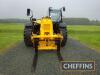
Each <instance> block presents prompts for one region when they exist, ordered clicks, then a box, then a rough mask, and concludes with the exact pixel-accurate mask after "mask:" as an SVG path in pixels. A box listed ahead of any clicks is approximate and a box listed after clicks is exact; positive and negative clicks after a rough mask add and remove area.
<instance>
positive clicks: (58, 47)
mask: <svg viewBox="0 0 100 75" xmlns="http://www.w3.org/2000/svg"><path fill="white" fill-rule="evenodd" d="M56 44H57V52H58V53H59V52H60V45H61V43H60V40H56Z"/></svg>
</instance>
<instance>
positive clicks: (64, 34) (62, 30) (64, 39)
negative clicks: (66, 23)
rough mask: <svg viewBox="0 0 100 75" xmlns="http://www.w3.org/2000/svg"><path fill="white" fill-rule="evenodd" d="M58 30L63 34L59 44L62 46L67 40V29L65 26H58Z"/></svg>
mask: <svg viewBox="0 0 100 75" xmlns="http://www.w3.org/2000/svg"><path fill="white" fill-rule="evenodd" d="M60 31H61V32H62V35H63V40H62V42H61V46H62V47H64V46H65V45H66V42H67V29H66V28H60Z"/></svg>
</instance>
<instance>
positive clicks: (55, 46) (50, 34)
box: [24, 7, 67, 53]
mask: <svg viewBox="0 0 100 75" xmlns="http://www.w3.org/2000/svg"><path fill="white" fill-rule="evenodd" d="M62 11H65V7H62V8H60V9H53V8H52V7H49V16H45V17H42V18H41V19H35V18H33V14H32V13H33V12H32V10H31V9H27V16H30V23H27V24H26V25H25V28H24V42H25V45H26V46H33V47H34V48H35V53H37V52H38V50H57V51H58V52H60V47H63V46H65V44H66V41H67V29H66V24H65V23H64V22H63V19H62Z"/></svg>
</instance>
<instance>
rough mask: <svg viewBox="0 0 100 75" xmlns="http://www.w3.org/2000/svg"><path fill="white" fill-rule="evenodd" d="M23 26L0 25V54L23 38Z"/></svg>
mask: <svg viewBox="0 0 100 75" xmlns="http://www.w3.org/2000/svg"><path fill="white" fill-rule="evenodd" d="M22 34H23V24H21V23H0V54H2V53H3V52H5V51H6V50H5V49H8V48H10V47H12V46H15V45H16V43H18V42H19V41H21V40H22V38H23V35H22Z"/></svg>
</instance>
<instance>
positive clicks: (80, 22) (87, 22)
mask: <svg viewBox="0 0 100 75" xmlns="http://www.w3.org/2000/svg"><path fill="white" fill-rule="evenodd" d="M63 21H64V22H65V23H66V24H68V25H100V21H99V20H90V19H88V18H63ZM26 22H29V20H27V19H0V23H26Z"/></svg>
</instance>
